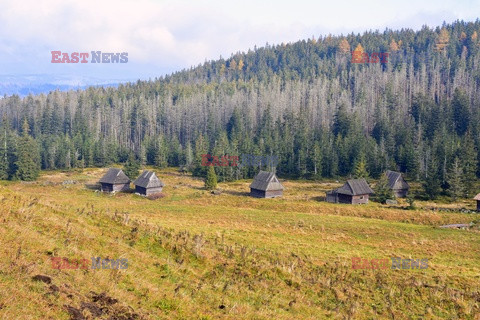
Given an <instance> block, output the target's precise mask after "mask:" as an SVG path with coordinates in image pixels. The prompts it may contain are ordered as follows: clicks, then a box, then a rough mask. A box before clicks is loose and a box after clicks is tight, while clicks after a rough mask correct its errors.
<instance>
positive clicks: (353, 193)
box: [326, 179, 373, 204]
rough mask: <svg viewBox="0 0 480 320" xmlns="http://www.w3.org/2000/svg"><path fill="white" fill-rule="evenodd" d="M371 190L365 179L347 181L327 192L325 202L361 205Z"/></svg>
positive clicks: (365, 201) (366, 199)
mask: <svg viewBox="0 0 480 320" xmlns="http://www.w3.org/2000/svg"><path fill="white" fill-rule="evenodd" d="M372 193H373V190H372V189H371V188H370V186H369V185H368V183H367V181H365V179H352V180H347V182H345V184H344V185H343V186H341V187H340V188H337V189H334V190H332V191H329V192H327V197H326V201H327V202H332V203H348V204H363V203H368V197H369V196H370V194H372Z"/></svg>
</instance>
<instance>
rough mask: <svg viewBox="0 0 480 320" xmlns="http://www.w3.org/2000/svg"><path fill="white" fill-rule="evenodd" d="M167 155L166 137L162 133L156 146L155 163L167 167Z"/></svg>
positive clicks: (160, 166)
mask: <svg viewBox="0 0 480 320" xmlns="http://www.w3.org/2000/svg"><path fill="white" fill-rule="evenodd" d="M167 156H168V147H167V143H166V142H165V138H164V137H163V136H162V135H161V136H160V137H159V138H158V141H157V147H156V148H155V155H154V159H153V163H154V164H155V166H157V167H159V168H166V167H167V166H168V161H167V159H168V158H167Z"/></svg>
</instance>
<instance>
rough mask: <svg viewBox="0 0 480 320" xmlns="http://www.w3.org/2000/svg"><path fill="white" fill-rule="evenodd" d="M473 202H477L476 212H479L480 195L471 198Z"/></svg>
mask: <svg viewBox="0 0 480 320" xmlns="http://www.w3.org/2000/svg"><path fill="white" fill-rule="evenodd" d="M473 199H474V200H477V211H479V212H480V193H479V194H477V195H476V196H475V198H473Z"/></svg>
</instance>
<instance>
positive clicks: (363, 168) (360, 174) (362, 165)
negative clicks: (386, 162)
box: [353, 156, 370, 179]
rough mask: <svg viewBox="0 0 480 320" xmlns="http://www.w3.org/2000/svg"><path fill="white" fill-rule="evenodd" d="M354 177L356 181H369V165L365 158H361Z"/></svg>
mask: <svg viewBox="0 0 480 320" xmlns="http://www.w3.org/2000/svg"><path fill="white" fill-rule="evenodd" d="M353 176H354V178H355V179H361V178H364V179H368V177H369V176H370V174H369V173H368V171H367V163H366V161H365V157H364V156H361V157H360V160H359V161H358V162H357V164H356V165H355V171H354V173H353Z"/></svg>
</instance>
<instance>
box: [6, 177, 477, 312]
mask: <svg viewBox="0 0 480 320" xmlns="http://www.w3.org/2000/svg"><path fill="white" fill-rule="evenodd" d="M103 172H104V170H100V169H86V170H84V171H79V172H77V173H73V172H67V173H62V172H48V173H44V174H43V175H42V177H41V178H40V180H39V181H38V182H33V183H21V182H3V183H2V185H1V186H0V199H1V203H2V206H1V208H0V223H1V224H0V243H2V248H1V251H0V292H1V294H0V318H2V319H17V318H25V317H27V318H29V319H47V318H51V319H69V318H72V319H82V317H83V316H85V317H86V318H87V319H94V318H102V319H107V318H108V319H218V318H221V319H239V318H240V319H272V318H277V319H294V318H295V319H319V318H326V317H332V318H355V319H367V318H377V317H378V318H390V317H395V318H400V319H403V318H417V317H419V318H450V319H451V318H456V317H458V318H461V319H478V315H479V314H480V287H479V286H478V283H480V278H479V275H480V267H479V265H480V264H479V262H480V260H479V257H480V251H479V250H480V249H479V248H480V233H479V231H478V230H477V231H475V230H472V231H462V230H443V229H438V228H435V227H434V226H438V225H441V224H446V223H460V222H464V223H467V222H470V221H472V220H474V219H475V218H476V216H475V215H468V214H460V213H455V212H449V213H442V212H441V211H431V210H426V208H427V207H429V206H431V205H432V204H431V203H426V202H422V203H420V205H422V206H424V207H425V209H421V210H416V211H408V210H402V209H401V208H387V207H384V206H380V205H378V204H374V203H370V204H368V205H365V206H354V207H353V206H346V205H335V204H328V203H325V202H319V201H315V200H318V197H319V196H322V195H323V193H322V191H320V190H326V189H329V188H331V187H334V186H337V185H338V184H335V183H313V182H302V181H299V182H285V186H286V187H287V189H286V192H285V197H284V198H283V199H271V200H266V199H253V198H250V197H247V194H246V192H247V191H248V184H249V181H244V180H242V181H238V182H235V183H221V184H220V187H221V188H222V189H223V193H222V194H221V195H219V196H215V195H211V194H210V193H207V192H206V191H204V190H202V181H201V180H197V179H195V178H192V177H191V176H189V175H180V174H179V173H177V172H175V171H173V170H164V171H161V172H159V176H160V177H161V178H162V180H163V181H164V182H165V184H166V187H165V188H164V194H165V197H163V198H160V199H157V200H154V201H152V200H148V199H145V198H142V197H139V196H136V195H134V194H128V193H127V194H117V195H114V196H111V195H105V194H101V193H98V192H95V191H94V190H92V189H88V188H87V187H88V186H91V185H92V184H93V183H95V182H96V181H98V178H99V177H100V176H101V175H102V173H103ZM64 181H66V182H65V183H64ZM74 182H78V183H74ZM86 185H87V187H86ZM471 205H473V204H471V203H470V204H468V206H471ZM400 206H401V205H400ZM397 256H398V257H403V258H412V259H415V258H416V259H424V258H428V259H429V260H428V268H427V269H423V270H391V269H386V270H354V269H352V261H351V259H352V258H353V257H363V258H368V259H373V258H379V259H382V258H388V259H390V258H391V257H397ZM52 257H65V258H69V259H90V258H91V257H102V258H110V259H120V258H124V259H128V268H127V269H120V270H103V269H102V270H92V269H90V270H80V269H76V270H66V269H63V270H57V269H54V268H52V264H51V259H52ZM82 314H83V315H82Z"/></svg>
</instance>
